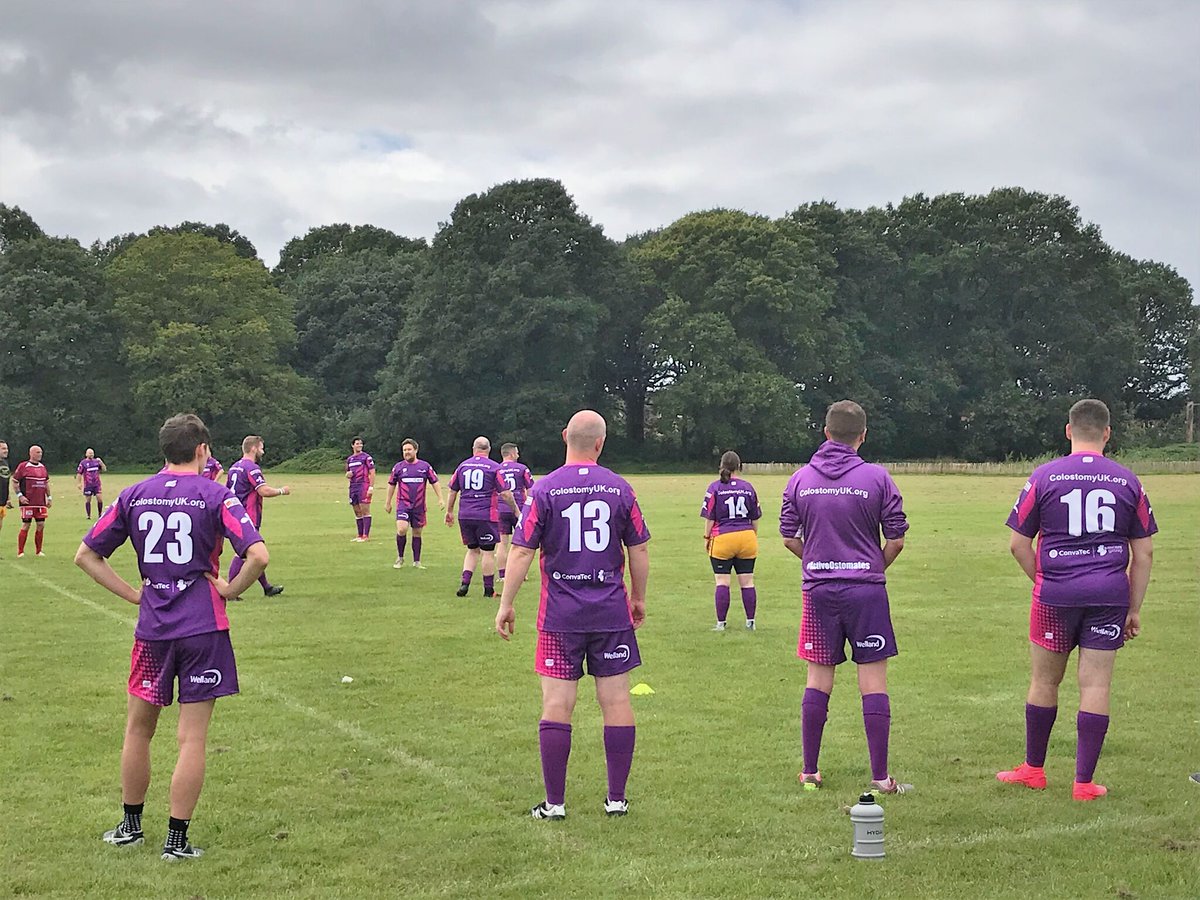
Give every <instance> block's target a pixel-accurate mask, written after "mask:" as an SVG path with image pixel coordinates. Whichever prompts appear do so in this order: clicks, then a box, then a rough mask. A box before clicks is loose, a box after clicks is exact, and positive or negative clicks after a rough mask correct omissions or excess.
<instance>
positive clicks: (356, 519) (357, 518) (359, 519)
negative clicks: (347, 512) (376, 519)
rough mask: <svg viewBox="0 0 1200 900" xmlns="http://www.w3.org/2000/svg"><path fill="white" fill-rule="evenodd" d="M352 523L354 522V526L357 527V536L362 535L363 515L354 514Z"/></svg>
mask: <svg viewBox="0 0 1200 900" xmlns="http://www.w3.org/2000/svg"><path fill="white" fill-rule="evenodd" d="M354 524H355V526H356V527H357V528H358V536H359V537H362V536H363V517H362V516H355V517H354Z"/></svg>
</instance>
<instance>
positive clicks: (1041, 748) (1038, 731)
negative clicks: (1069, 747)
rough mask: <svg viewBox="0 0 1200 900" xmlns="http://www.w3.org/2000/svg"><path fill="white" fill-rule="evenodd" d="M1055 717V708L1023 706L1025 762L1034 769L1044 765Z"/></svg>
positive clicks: (1056, 708)
mask: <svg viewBox="0 0 1200 900" xmlns="http://www.w3.org/2000/svg"><path fill="white" fill-rule="evenodd" d="M1057 717H1058V707H1057V706H1034V705H1033V704H1032V703H1026V704H1025V762H1027V763H1028V764H1029V765H1031V766H1033V767H1034V768H1037V769H1040V768H1042V767H1043V766H1044V765H1045V764H1046V748H1047V747H1048V746H1050V730H1051V729H1052V728H1053V727H1054V720H1055V719H1056V718H1057ZM1101 740H1103V738H1101ZM1094 765H1095V764H1094V762H1093V766H1094Z"/></svg>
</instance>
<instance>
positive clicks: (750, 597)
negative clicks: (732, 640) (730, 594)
mask: <svg viewBox="0 0 1200 900" xmlns="http://www.w3.org/2000/svg"><path fill="white" fill-rule="evenodd" d="M742 609H744V610H746V618H747V619H753V618H754V613H755V610H757V609H758V591H756V590H755V589H754V588H752V587H748V588H742Z"/></svg>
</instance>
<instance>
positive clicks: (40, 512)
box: [21, 506, 50, 522]
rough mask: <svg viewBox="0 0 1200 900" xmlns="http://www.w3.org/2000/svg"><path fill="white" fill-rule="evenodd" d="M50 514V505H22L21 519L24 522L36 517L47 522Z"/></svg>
mask: <svg viewBox="0 0 1200 900" xmlns="http://www.w3.org/2000/svg"><path fill="white" fill-rule="evenodd" d="M48 515H50V508H49V507H48V506H22V507H21V521H22V522H29V521H32V520H35V519H36V520H37V521H38V522H45V521H46V516H48Z"/></svg>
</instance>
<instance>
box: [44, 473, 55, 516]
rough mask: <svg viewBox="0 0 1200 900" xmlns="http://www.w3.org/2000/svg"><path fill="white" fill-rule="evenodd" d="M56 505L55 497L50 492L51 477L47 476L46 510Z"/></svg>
mask: <svg viewBox="0 0 1200 900" xmlns="http://www.w3.org/2000/svg"><path fill="white" fill-rule="evenodd" d="M53 505H54V495H53V494H52V493H51V492H50V476H49V475H47V476H46V509H49V508H50V507H51V506H53Z"/></svg>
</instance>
